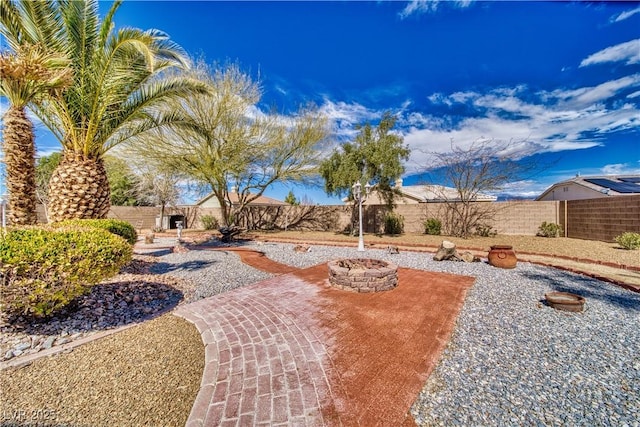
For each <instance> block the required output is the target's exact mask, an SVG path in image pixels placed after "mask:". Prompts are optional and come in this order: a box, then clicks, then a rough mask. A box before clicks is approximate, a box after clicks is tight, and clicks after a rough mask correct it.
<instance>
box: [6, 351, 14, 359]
mask: <svg viewBox="0 0 640 427" xmlns="http://www.w3.org/2000/svg"><path fill="white" fill-rule="evenodd" d="M13 356H14V354H13V350H9V351H7V352H6V353H5V354H4V360H9V359H13Z"/></svg>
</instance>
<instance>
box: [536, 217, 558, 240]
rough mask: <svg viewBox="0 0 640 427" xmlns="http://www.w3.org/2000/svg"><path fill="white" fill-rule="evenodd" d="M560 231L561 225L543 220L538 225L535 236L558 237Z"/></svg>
mask: <svg viewBox="0 0 640 427" xmlns="http://www.w3.org/2000/svg"><path fill="white" fill-rule="evenodd" d="M561 233H562V226H561V225H559V224H554V223H553V222H546V221H545V222H543V223H542V224H541V225H540V227H538V233H537V234H536V236H540V237H558V236H560V234H561Z"/></svg>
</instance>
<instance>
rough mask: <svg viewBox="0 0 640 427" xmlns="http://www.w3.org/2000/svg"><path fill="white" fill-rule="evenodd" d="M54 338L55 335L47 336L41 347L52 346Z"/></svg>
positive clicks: (47, 347)
mask: <svg viewBox="0 0 640 427" xmlns="http://www.w3.org/2000/svg"><path fill="white" fill-rule="evenodd" d="M55 340H56V337H55V336H51V337H49V338H47V339H46V340H45V342H44V344H42V347H43V348H45V349H49V348H51V347H53V342H54V341H55Z"/></svg>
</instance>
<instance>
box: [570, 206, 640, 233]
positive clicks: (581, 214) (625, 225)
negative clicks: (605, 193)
mask: <svg viewBox="0 0 640 427" xmlns="http://www.w3.org/2000/svg"><path fill="white" fill-rule="evenodd" d="M563 203H564V202H563ZM566 211H567V212H566V222H567V224H568V226H567V237H572V238H576V239H587V240H600V241H603V242H613V241H614V238H615V237H616V236H618V235H620V234H622V233H625V232H634V233H640V195H633V196H616V197H607V198H598V199H586V200H569V201H567V202H566ZM562 214H563V215H564V211H563V212H562Z"/></svg>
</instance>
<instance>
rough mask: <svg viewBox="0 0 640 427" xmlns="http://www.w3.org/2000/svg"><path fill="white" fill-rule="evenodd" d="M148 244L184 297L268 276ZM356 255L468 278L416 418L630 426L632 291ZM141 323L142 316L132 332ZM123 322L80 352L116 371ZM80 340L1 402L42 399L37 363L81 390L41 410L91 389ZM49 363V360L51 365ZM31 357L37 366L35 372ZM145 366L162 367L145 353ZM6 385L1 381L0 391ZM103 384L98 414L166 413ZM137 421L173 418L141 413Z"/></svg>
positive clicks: (307, 256) (633, 407)
mask: <svg viewBox="0 0 640 427" xmlns="http://www.w3.org/2000/svg"><path fill="white" fill-rule="evenodd" d="M174 241H175V240H174ZM160 243H162V242H160ZM246 246H247V247H248V248H254V249H257V250H260V251H263V252H265V254H266V255H267V256H268V257H269V258H271V259H273V260H275V261H278V262H281V263H284V264H289V265H293V266H296V267H301V268H302V267H308V266H311V265H315V264H318V263H321V262H325V261H327V260H330V259H336V258H343V257H360V256H363V255H365V254H362V253H359V252H357V251H356V250H355V249H354V248H341V247H328V246H312V247H311V250H310V251H309V252H306V253H296V252H294V251H293V246H294V245H291V244H273V243H264V244H260V243H253V244H248V245H246ZM147 252H148V253H150V254H151V253H153V254H154V255H156V258H155V259H156V260H157V263H155V264H151V265H149V272H151V273H156V274H160V275H159V276H157V277H165V278H166V277H168V275H170V276H176V277H179V278H181V279H182V280H183V281H184V282H189V283H192V284H193V285H194V286H195V289H193V291H192V292H191V293H185V294H187V295H188V296H187V299H188V300H196V299H200V298H203V297H206V296H210V295H215V294H217V293H220V292H225V291H227V290H230V289H233V288H236V287H239V286H244V285H247V284H250V283H254V282H256V281H258V280H262V279H264V278H267V277H270V275H269V274H267V273H262V272H259V271H257V270H255V269H253V268H251V267H248V266H246V265H244V264H242V263H241V262H240V260H239V258H238V257H237V255H235V254H233V253H231V252H224V251H190V252H186V253H171V251H170V250H166V249H162V248H148V251H147ZM366 257H371V258H379V259H387V260H389V261H392V262H394V263H396V264H399V265H400V266H405V267H410V268H419V269H427V270H432V271H443V272H449V273H454V274H464V275H471V276H474V277H476V283H475V284H474V286H473V287H472V288H471V290H470V291H469V293H468V296H467V299H466V301H465V304H464V307H463V309H462V311H461V313H460V316H459V318H458V321H457V326H456V329H455V331H454V335H453V337H452V340H451V342H450V344H449V346H448V347H447V349H446V350H445V352H444V354H443V357H442V359H441V361H440V363H439V365H438V366H437V367H436V369H435V371H434V372H433V374H432V375H431V377H430V378H429V380H428V382H427V383H426V385H425V387H424V389H423V391H422V392H421V393H420V395H419V396H418V398H417V400H416V402H415V404H414V405H413V407H412V409H411V412H412V414H413V415H414V417H415V419H416V421H417V423H418V424H419V425H425V426H432V425H437V426H440V425H442V426H450V425H464V426H466V425H585V426H587V425H588V426H591V425H612V426H624V425H628V426H638V425H639V424H638V421H637V420H639V419H640V356H639V355H640V328H638V324H639V320H640V294H637V293H633V292H631V291H627V290H624V289H622V288H619V287H616V286H613V285H610V284H607V283H605V282H601V281H597V280H594V279H590V278H587V277H583V276H580V275H576V274H572V273H568V272H563V271H560V270H555V269H550V268H546V267H540V266H536V265H532V264H528V263H523V262H520V263H518V266H517V267H516V268H515V269H513V270H501V269H497V268H493V267H491V266H489V265H488V264H486V263H484V262H482V263H469V264H467V263H457V262H448V261H444V262H435V261H433V260H432V259H431V257H432V254H428V253H422V254H420V253H412V252H409V251H401V253H400V254H397V255H391V254H388V253H387V252H386V251H384V250H367V252H366ZM552 290H559V291H569V292H574V293H578V294H580V295H582V296H584V297H585V298H586V299H587V304H586V310H585V311H584V312H583V313H572V314H568V313H564V312H559V311H556V310H554V309H552V308H550V307H547V306H546V305H545V304H544V303H543V299H544V294H545V293H546V292H549V291H552ZM147 325H151V322H149V323H146V324H144V325H142V326H140V327H136V328H133V329H132V330H138V328H142V327H145V326H147ZM162 327H163V326H162V325H158V326H157V327H155V328H151V329H146V330H145V331H146V332H145V333H144V335H155V336H160V337H161V338H162V339H164V342H165V344H167V345H168V343H170V342H173V340H174V339H176V337H179V336H180V335H182V334H184V333H186V331H189V333H193V331H195V328H193V327H192V326H185V325H183V327H182V328H173V329H170V328H168V329H170V330H167V331H164V330H162ZM126 332H127V331H125V332H122V333H119V334H116V335H113V336H112V337H109V338H110V339H113V340H115V341H116V342H118V343H119V344H118V345H119V346H120V348H121V350H119V352H118V353H111V356H110V359H109V360H104V359H101V358H96V357H97V355H101V354H104V353H105V351H104V350H103V348H104V347H103V346H102V344H101V342H103V341H104V340H100V341H96V342H95V343H93V344H92V345H95V347H91V348H93V350H91V352H90V353H87V354H85V355H84V356H83V358H84V359H86V360H92V358H96V359H95V360H97V362H95V364H94V365H93V366H96V367H99V368H100V369H101V370H106V371H111V372H122V371H123V370H126V369H129V368H128V367H129V366H130V365H131V361H130V360H128V359H127V357H128V356H129V353H131V354H133V353H137V352H138V351H139V349H138V347H137V344H138V342H139V341H140V340H141V336H142V335H143V334H142V333H136V334H135V335H134V336H133V337H129V336H127V335H125V334H126ZM198 345H199V346H200V347H198ZM193 346H195V347H198V351H199V352H200V353H199V354H200V356H199V357H200V358H202V347H201V343H198V344H197V345H196V344H190V345H186V346H183V347H181V350H180V351H182V352H185V353H190V352H192V351H195V350H194V347H193ZM170 347H172V346H170ZM86 348H88V345H87V346H82V347H81V348H79V349H77V350H75V351H74V352H73V353H71V354H68V355H61V356H59V357H54V358H47V359H44V360H40V361H37V362H36V363H34V364H33V366H30V367H27V368H24V369H21V370H17V371H14V372H12V374H11V375H10V377H11V380H12V381H13V380H15V381H16V382H17V383H18V384H19V385H20V384H21V385H22V386H17V387H13V388H7V390H9V394H8V395H7V396H9V399H13V400H9V401H11V402H16V403H14V405H21V406H12V407H10V408H47V406H42V405H43V403H40V402H41V401H39V400H34V399H35V398H34V399H31V398H30V397H29V396H30V393H27V392H26V390H27V384H29V381H31V383H33V382H34V381H36V380H34V379H36V378H38V380H37V383H38V384H42V382H41V379H40V375H41V374H40V372H46V371H47V370H49V371H51V372H54V373H56V375H57V376H58V377H64V378H67V381H70V382H73V384H74V387H77V389H78V390H79V391H76V392H74V393H73V394H72V393H71V392H70V390H61V389H52V390H54V391H52V393H56V395H57V400H53V401H54V402H57V403H55V405H58V406H55V405H54V406H49V408H53V409H54V410H56V411H58V409H59V407H60V405H63V406H64V405H67V402H68V401H69V402H70V403H68V404H69V405H71V406H73V407H77V405H78V401H80V400H79V399H80V397H78V396H82V395H86V394H89V395H91V394H92V393H94V392H93V391H92V387H93V385H92V383H87V382H85V381H83V380H82V378H84V376H85V375H86V371H87V370H91V369H92V368H90V367H82V366H81V365H78V363H79V362H78V361H76V360H75V359H72V358H71V356H73V355H75V354H77V353H78V352H79V351H85V349H86ZM107 348H108V347H107ZM178 353H179V351H178ZM185 357H187V356H186V355H185ZM54 361H57V362H55V363H57V364H53V363H54ZM138 363H140V362H138ZM142 363H143V364H144V363H146V362H142ZM36 366H37V367H38V368H37V369H38V370H33V369H35V367H36ZM78 366H81V367H80V368H78ZM153 367H155V368H153ZM152 368H153V369H156V370H160V371H164V368H162V367H161V366H158V365H157V364H153V363H152ZM180 369H182V368H180V367H179V366H176V368H175V370H176V371H175V372H174V368H172V370H171V371H172V373H173V376H178V377H179V375H180V372H179V370H180ZM2 375H3V376H2V377H0V379H2V381H5V378H6V376H5V374H4V372H3V373H2ZM149 375H156V377H154V378H157V381H158V383H159V384H161V383H162V382H163V381H164V380H162V379H161V378H162V377H161V376H160V375H159V374H158V373H157V372H156V373H150V374H149ZM14 377H15V378H14ZM47 381H51V380H50V379H48V378H46V379H45V382H44V384H47ZM117 382H118V381H117ZM197 383H199V378H198V382H197ZM4 384H5V383H2V384H0V385H2V386H3V387H2V388H3V393H5V388H4ZM159 384H156V385H159ZM118 385H119V386H120V387H122V388H124V389H127V390H136V387H138V386H137V385H136V383H135V382H130V381H129V380H127V379H126V378H124V377H123V378H122V380H121V381H119V382H118ZM47 388H48V387H43V389H47ZM102 393H104V394H105V396H106V397H105V399H104V402H102V403H101V402H94V403H92V404H93V405H94V406H95V405H102V406H99V407H97V408H96V409H95V410H96V412H100V413H105V411H107V410H111V411H112V412H119V411H123V412H124V413H128V414H129V415H130V416H132V417H141V418H135V419H140V420H143V419H145V418H144V417H147V416H148V417H149V419H155V418H153V417H157V416H161V415H162V414H166V409H164V407H155V409H153V408H146V407H145V408H140V409H136V408H131V405H128V406H127V405H125V403H124V401H123V400H122V399H121V398H119V397H118V396H115V397H114V399H115V401H114V400H113V399H110V398H109V397H110V396H111V394H116V395H117V394H118V392H115V393H111V392H110V391H109V390H103V391H102ZM158 393H160V394H161V395H162V397H161V398H162V399H163V400H170V399H171V396H172V395H173V393H174V392H173V391H171V390H167V389H164V390H163V391H159V392H158ZM159 398H160V397H159ZM4 399H5V395H4V394H3V400H4ZM61 399H62V400H61ZM63 401H64V403H63ZM34 405H35V406H34ZM38 405H40V406H38ZM74 405H75V406H74ZM134 406H135V405H134ZM185 407H186V406H185ZM105 408H106V409H105ZM189 409H190V408H189ZM188 412H189V411H188V410H187V409H183V413H182V414H181V416H184V417H185V419H186V416H187V415H188ZM144 414H146V415H144ZM107 418H108V417H107ZM105 419H106V418H105ZM132 419H134V418H132ZM92 424H93V423H92ZM111 424H114V425H125V424H121V423H119V422H113V423H111ZM143 424H145V423H138V425H143ZM93 425H101V424H93ZM146 425H177V424H172V423H161V424H154V423H153V422H150V423H146Z"/></svg>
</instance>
